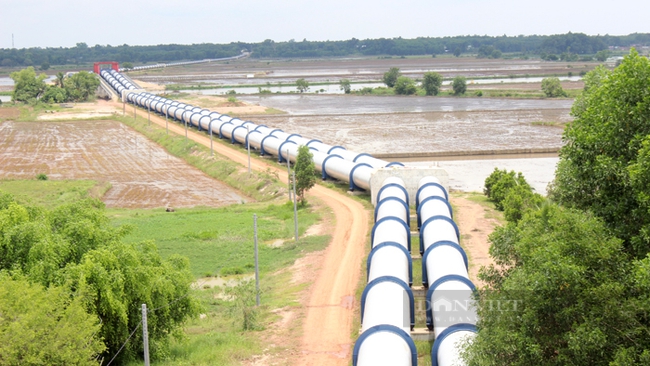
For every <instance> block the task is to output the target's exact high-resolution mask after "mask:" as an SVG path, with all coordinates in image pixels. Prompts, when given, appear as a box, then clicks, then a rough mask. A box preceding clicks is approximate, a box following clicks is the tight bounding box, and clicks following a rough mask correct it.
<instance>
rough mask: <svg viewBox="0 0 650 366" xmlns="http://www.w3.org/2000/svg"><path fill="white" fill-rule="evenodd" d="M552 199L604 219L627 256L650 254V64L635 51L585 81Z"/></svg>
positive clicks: (574, 110)
mask: <svg viewBox="0 0 650 366" xmlns="http://www.w3.org/2000/svg"><path fill="white" fill-rule="evenodd" d="M572 114H573V116H574V117H575V119H574V121H573V122H572V123H571V124H570V125H569V126H567V128H566V130H565V132H564V134H563V137H562V138H563V141H564V146H563V147H562V149H561V150H560V162H559V164H558V168H557V171H556V178H555V183H554V188H553V190H552V192H551V193H552V196H553V198H554V199H556V200H557V201H558V202H560V203H561V204H564V205H567V206H570V207H576V208H580V209H584V210H590V211H592V212H594V213H595V214H596V215H597V216H599V217H601V218H602V219H603V220H604V222H605V224H606V225H607V226H608V227H609V228H610V229H612V230H613V232H614V234H615V235H616V236H617V237H619V238H622V239H623V240H624V241H625V243H626V247H627V249H628V251H629V252H630V253H632V254H634V255H635V256H637V257H643V256H645V255H646V254H647V253H648V252H650V200H649V199H648V197H649V195H648V193H647V192H649V191H650V190H649V188H650V178H648V177H650V174H648V173H650V159H649V158H648V156H649V154H650V61H648V59H647V58H645V57H641V56H639V54H638V53H637V52H636V51H632V52H631V53H630V54H629V55H628V56H626V57H625V58H624V60H623V62H622V63H621V65H620V66H619V67H617V68H616V69H614V70H613V71H607V70H605V69H604V68H597V69H596V70H594V71H592V72H590V73H589V74H587V76H586V77H585V91H584V92H583V93H582V96H580V97H579V98H578V99H577V100H576V102H575V103H574V106H573V109H572Z"/></svg>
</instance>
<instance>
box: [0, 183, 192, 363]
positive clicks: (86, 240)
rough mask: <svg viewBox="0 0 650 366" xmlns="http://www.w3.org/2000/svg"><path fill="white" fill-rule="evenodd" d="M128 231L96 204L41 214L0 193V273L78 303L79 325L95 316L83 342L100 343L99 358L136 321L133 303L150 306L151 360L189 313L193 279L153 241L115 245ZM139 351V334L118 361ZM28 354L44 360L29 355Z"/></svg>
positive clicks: (119, 343)
mask: <svg viewBox="0 0 650 366" xmlns="http://www.w3.org/2000/svg"><path fill="white" fill-rule="evenodd" d="M128 230H129V228H127V227H121V228H114V227H112V226H111V225H110V223H109V221H108V219H107V217H106V215H105V214H104V211H103V204H102V203H101V202H100V201H98V200H94V199H85V200H82V201H79V202H76V203H74V204H69V205H63V206H60V207H57V208H55V209H53V210H45V209H41V208H38V207H29V206H22V205H20V204H18V203H16V202H14V201H13V199H12V198H11V196H9V195H7V194H2V193H0V275H4V276H9V277H11V278H16V279H17V280H21V279H24V280H26V281H28V282H30V283H33V284H35V285H40V286H43V287H45V288H47V289H48V291H50V289H55V288H56V289H59V290H52V291H60V294H61V296H62V300H61V301H64V302H63V303H62V304H68V303H69V304H73V305H74V304H79V306H81V307H82V308H83V309H84V310H85V312H86V313H87V316H86V317H83V316H82V315H81V314H77V315H76V317H77V319H80V321H82V324H92V323H93V321H94V320H93V319H95V320H96V319H100V321H101V324H100V325H99V329H98V330H99V331H98V332H92V334H93V337H87V338H88V340H89V341H92V342H95V341H97V342H100V344H101V347H100V348H97V347H95V348H93V349H96V350H98V351H96V352H101V351H102V350H103V348H104V346H105V347H106V349H105V351H103V352H102V356H103V357H104V358H106V357H108V358H110V357H112V356H113V355H115V354H116V353H117V351H118V349H119V348H120V347H121V346H122V344H124V342H125V341H126V339H127V338H128V337H129V334H130V332H131V331H132V330H133V329H135V328H136V327H137V326H138V325H139V324H140V321H141V313H140V305H141V304H143V303H145V304H147V305H148V307H149V309H152V310H150V312H149V336H150V347H151V352H152V356H153V357H156V356H159V355H164V354H165V352H166V347H167V340H168V337H169V335H170V334H171V333H173V332H174V331H175V330H177V329H178V327H179V326H180V325H181V324H182V322H183V321H184V320H185V319H187V317H189V316H193V315H195V314H196V312H197V305H196V301H195V300H194V299H193V298H192V297H190V296H189V295H190V294H189V291H190V284H191V283H192V281H193V278H192V276H191V273H190V271H189V262H188V260H187V259H186V258H182V257H178V256H172V257H170V258H168V259H167V260H163V259H162V258H161V257H160V255H159V254H158V252H157V249H156V247H155V245H154V244H153V243H147V242H145V243H139V244H125V243H123V242H122V237H123V236H124V235H125V234H126V233H128ZM11 301H20V300H19V299H18V298H15V299H11ZM70 306H72V305H70ZM74 306H76V305H74ZM71 309H73V310H74V309H76V308H74V307H73V308H71ZM75 311H76V310H75ZM84 319H85V320H84ZM10 323H11V322H10ZM70 327H71V326H70ZM89 327H90V329H95V328H93V327H92V326H89ZM39 331H40V330H39ZM43 332H45V330H43ZM80 334H83V335H86V336H87V335H88V334H87V333H84V332H80ZM73 345H74V343H71V347H72V346H73ZM141 350H142V337H141V336H135V337H133V338H132V339H131V340H130V342H129V343H128V344H127V345H126V347H125V349H124V350H123V351H122V353H121V354H120V358H121V359H122V360H123V359H129V358H134V357H137V355H139V354H141ZM60 351H61V352H68V351H69V350H68V349H66V348H63V349H61V350H60ZM33 357H36V359H37V360H40V362H41V364H42V363H50V362H47V360H46V359H44V358H42V357H41V356H38V355H37V354H36V355H33ZM55 363H56V362H55Z"/></svg>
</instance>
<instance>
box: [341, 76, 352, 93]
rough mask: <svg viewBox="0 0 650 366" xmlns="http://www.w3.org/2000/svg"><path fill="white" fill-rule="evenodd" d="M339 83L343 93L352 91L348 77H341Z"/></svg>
mask: <svg viewBox="0 0 650 366" xmlns="http://www.w3.org/2000/svg"><path fill="white" fill-rule="evenodd" d="M339 85H340V88H341V90H343V92H344V93H345V94H350V92H351V91H352V86H351V85H350V80H348V79H341V81H339Z"/></svg>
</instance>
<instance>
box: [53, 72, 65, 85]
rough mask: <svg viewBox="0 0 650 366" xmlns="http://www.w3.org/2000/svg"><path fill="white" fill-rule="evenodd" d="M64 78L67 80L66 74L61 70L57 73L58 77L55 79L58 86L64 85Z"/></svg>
mask: <svg viewBox="0 0 650 366" xmlns="http://www.w3.org/2000/svg"><path fill="white" fill-rule="evenodd" d="M64 80H65V74H64V73H62V72H61V71H59V72H57V73H56V79H55V80H54V85H56V86H58V87H59V88H62V89H63V87H64Z"/></svg>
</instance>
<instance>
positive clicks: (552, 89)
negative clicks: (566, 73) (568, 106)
mask: <svg viewBox="0 0 650 366" xmlns="http://www.w3.org/2000/svg"><path fill="white" fill-rule="evenodd" d="M542 91H543V92H544V94H545V95H546V96H547V97H549V98H556V97H566V92H565V91H564V89H562V84H561V83H560V79H558V78H556V77H551V78H544V79H543V80H542Z"/></svg>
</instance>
